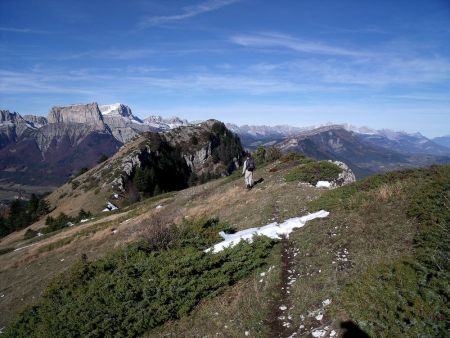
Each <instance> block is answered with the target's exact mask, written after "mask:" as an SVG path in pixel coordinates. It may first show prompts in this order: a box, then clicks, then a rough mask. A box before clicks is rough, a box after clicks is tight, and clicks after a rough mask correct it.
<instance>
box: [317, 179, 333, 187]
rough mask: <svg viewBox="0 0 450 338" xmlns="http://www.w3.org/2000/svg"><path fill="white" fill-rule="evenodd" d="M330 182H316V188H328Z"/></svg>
mask: <svg viewBox="0 0 450 338" xmlns="http://www.w3.org/2000/svg"><path fill="white" fill-rule="evenodd" d="M330 187H331V182H328V181H318V182H317V184H316V188H330Z"/></svg>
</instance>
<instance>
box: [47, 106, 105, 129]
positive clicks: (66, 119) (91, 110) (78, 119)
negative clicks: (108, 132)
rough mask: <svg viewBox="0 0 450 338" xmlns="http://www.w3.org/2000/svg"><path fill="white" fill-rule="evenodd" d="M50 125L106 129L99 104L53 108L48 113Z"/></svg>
mask: <svg viewBox="0 0 450 338" xmlns="http://www.w3.org/2000/svg"><path fill="white" fill-rule="evenodd" d="M48 123H83V124H89V125H93V126H96V128H97V129H104V128H105V125H104V122H103V117H102V113H101V112H100V109H99V108H98V105H97V103H95V102H93V103H89V104H75V105H71V106H66V107H53V108H52V109H50V111H49V113H48Z"/></svg>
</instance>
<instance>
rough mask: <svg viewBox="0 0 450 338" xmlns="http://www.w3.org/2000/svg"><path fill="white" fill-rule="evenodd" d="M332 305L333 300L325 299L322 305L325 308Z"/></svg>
mask: <svg viewBox="0 0 450 338" xmlns="http://www.w3.org/2000/svg"><path fill="white" fill-rule="evenodd" d="M330 304H331V299H325V300H324V301H323V302H322V305H323V306H328V305H330Z"/></svg>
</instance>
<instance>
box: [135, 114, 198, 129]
mask: <svg viewBox="0 0 450 338" xmlns="http://www.w3.org/2000/svg"><path fill="white" fill-rule="evenodd" d="M144 123H145V124H148V125H150V126H152V127H154V128H157V129H160V130H169V129H174V128H178V127H181V126H187V125H189V124H190V123H189V122H188V121H187V120H182V119H180V118H179V117H169V118H163V117H162V116H159V115H151V116H149V117H147V118H145V119H144Z"/></svg>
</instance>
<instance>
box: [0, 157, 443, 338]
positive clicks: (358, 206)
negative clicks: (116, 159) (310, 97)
mask: <svg viewBox="0 0 450 338" xmlns="http://www.w3.org/2000/svg"><path fill="white" fill-rule="evenodd" d="M299 164H300V165H301V163H300V162H298V161H296V160H295V159H291V160H289V161H279V162H276V163H273V164H270V165H268V166H266V167H264V168H261V169H259V170H258V171H257V172H256V179H259V178H264V181H263V182H262V183H259V184H258V185H256V186H255V188H254V189H253V190H251V191H246V190H245V189H244V187H243V182H242V181H241V178H240V177H239V176H238V174H236V175H234V176H232V177H228V178H223V179H220V180H216V181H213V182H210V183H208V184H205V185H201V186H197V187H193V188H190V189H187V190H183V191H180V192H177V193H173V194H170V195H162V196H159V197H158V198H154V199H151V200H147V201H144V202H141V203H140V204H138V205H135V206H133V207H130V208H128V209H127V210H120V211H119V212H116V213H115V214H113V215H108V216H103V217H99V216H97V217H96V219H95V220H93V221H92V222H90V223H87V224H83V225H80V226H77V227H73V228H71V229H68V230H66V231H62V232H59V233H57V234H55V235H53V236H49V237H46V238H44V239H42V240H40V241H38V242H36V243H35V245H33V246H30V247H28V248H25V249H23V250H20V251H16V252H9V253H5V254H3V255H1V256H0V264H1V267H0V269H1V270H0V273H1V276H2V278H1V284H0V290H1V291H2V293H4V295H5V296H4V297H3V298H2V300H1V301H0V306H1V311H2V315H3V314H5V315H4V316H2V319H1V321H2V323H1V324H3V325H9V330H10V331H8V332H9V335H10V336H17V335H20V334H22V335H24V336H26V335H29V334H30V332H32V333H33V334H34V335H36V336H41V337H44V336H45V334H48V332H53V333H54V332H60V333H61V332H68V331H65V330H68V329H71V330H72V331H73V332H80V333H83V334H87V333H88V332H91V334H92V336H102V335H105V334H107V335H115V336H135V335H144V336H148V337H159V336H161V337H163V336H164V337H167V336H169V337H180V336H187V337H198V336H218V337H241V336H246V335H247V336H252V337H276V336H282V337H287V336H289V335H291V334H294V333H296V335H297V336H309V335H311V334H315V333H317V332H319V331H321V332H324V335H325V336H336V335H340V334H342V332H343V331H342V330H341V329H340V326H341V323H342V322H350V321H351V322H352V323H354V324H355V326H356V327H359V329H362V330H363V331H365V332H366V333H367V334H369V335H370V336H374V337H378V336H382V337H392V336H399V335H400V336H401V333H406V334H407V336H430V337H434V336H445V334H446V332H447V331H448V321H447V318H449V310H448V305H447V304H448V292H449V291H448V290H449V285H448V282H449V278H448V277H449V275H448V271H449V270H448V252H449V250H448V248H449V237H448V230H449V229H448V227H449V223H450V167H448V166H436V167H432V168H430V169H421V170H412V171H403V172H398V173H391V174H386V175H380V176H374V177H370V178H367V179H365V180H362V181H359V182H357V183H355V184H352V185H349V186H347V187H342V188H338V189H335V190H332V191H326V190H319V189H316V188H314V187H311V186H308V185H305V184H302V183H300V182H298V181H295V180H292V181H291V180H289V181H286V179H285V178H286V175H288V176H289V173H291V172H292V170H293V169H294V168H295V167H297V166H298V165H299ZM296 170H298V169H296ZM319 209H325V210H328V211H330V216H329V217H328V218H327V219H323V220H315V221H312V222H310V223H307V224H306V226H305V227H303V228H301V229H299V230H296V231H295V232H294V233H293V234H291V236H290V238H289V239H286V240H283V241H281V242H280V243H269V242H264V241H263V242H260V243H259V242H257V243H256V244H255V245H254V246H248V245H243V246H240V247H238V248H236V251H233V250H232V251H230V252H229V253H227V254H225V256H226V257H225V256H220V255H219V256H217V257H216V258H214V259H216V260H217V261H216V262H215V263H212V262H213V261H214V259H213V261H211V259H212V258H211V257H213V256H211V257H210V256H208V255H205V254H203V253H202V249H204V248H205V247H207V246H208V245H210V244H211V243H213V242H214V241H218V240H219V238H218V237H216V232H217V231H218V230H220V227H216V226H212V227H211V226H207V227H206V228H207V229H208V230H205V231H206V232H204V230H201V229H197V230H195V229H194V230H195V231H193V232H192V231H190V232H189V231H187V230H186V229H190V230H192V228H190V227H189V224H197V225H198V224H206V223H201V222H200V223H199V220H200V219H205V220H206V219H209V218H211V217H216V218H218V219H219V220H220V222H219V223H217V224H225V223H226V224H227V225H226V226H227V227H229V228H234V229H236V230H240V229H244V228H248V227H252V226H259V225H264V224H267V223H269V222H272V221H274V220H275V221H282V220H285V219H287V218H290V217H294V216H300V215H303V214H305V213H307V212H309V211H316V210H319ZM166 224H168V225H171V224H173V225H172V226H170V227H169V228H170V229H178V230H177V231H175V232H169V233H167V232H165V231H160V230H161V228H165V225H166ZM163 225H164V226H163ZM201 228H202V229H203V226H201ZM158 229H160V230H158ZM183 229H184V230H183ZM186 231H187V232H186ZM155 234H156V235H155ZM189 234H190V235H189ZM192 234H198V235H195V236H192ZM136 241H138V242H140V243H141V244H139V245H138V244H133V243H136ZM27 243H28V242H24V241H19V240H18V241H16V242H14V243H12V244H13V245H14V246H15V247H20V246H22V245H25V244H27ZM258 243H259V244H258ZM32 244H34V243H32ZM114 248H116V249H114ZM180 253H181V255H180ZM83 254H84V255H83ZM82 255H83V256H82ZM183 257H185V258H183ZM208 257H209V258H208ZM190 259H192V261H190ZM74 264H75V267H73V268H71V269H70V270H67V269H68V268H69V267H71V266H74ZM211 264H212V265H211ZM202 266H203V268H202ZM163 267H164V268H163ZM83 269H85V270H83ZM186 269H187V270H186ZM63 270H67V271H69V272H68V273H66V274H65V275H64V276H63V277H58V279H56V280H54V281H53V282H52V284H51V287H50V289H47V292H46V293H45V295H44V296H43V294H42V290H44V288H45V286H46V285H47V284H48V281H49V280H50V279H52V278H53V277H54V276H55V275H57V274H58V273H59V272H61V271H63ZM236 273H237V274H236ZM192 274H193V275H192ZM115 276H116V277H117V276H122V278H116V277H115ZM168 276H169V277H170V276H172V277H173V278H172V279H171V278H168ZM167 278H168V279H167ZM144 279H145V283H144ZM152 280H153V281H152ZM138 281H141V282H138ZM155 282H157V283H156V284H155V285H154V284H152V283H155ZM89 290H91V291H89ZM92 290H99V291H98V292H97V293H96V292H94V291H92ZM89 292H93V293H92V295H91V294H90V293H89ZM89 295H91V296H89ZM183 295H185V297H184V296H183ZM88 296H89V297H88ZM33 297H34V298H33ZM86 297H87V298H86ZM96 297H97V298H96ZM93 298H95V299H93ZM22 299H23V301H22ZM70 299H71V301H69V300H70ZM88 299H92V302H88ZM102 302H104V304H105V307H104V308H102V307H101V306H99V305H98V304H102ZM33 303H35V304H36V303H37V304H38V307H37V308H35V309H34V310H28V312H25V313H24V315H23V316H22V317H20V318H21V319H20V320H19V321H17V320H16V321H15V324H14V325H13V326H11V323H12V322H11V320H12V318H13V317H14V316H15V314H16V313H17V311H18V309H19V308H20V307H21V304H33ZM152 304H153V305H152ZM155 304H156V305H155ZM69 305H70V306H69ZM91 305H92V307H91ZM56 309H59V311H57V312H56V313H55V315H51V316H47V315H45V314H47V313H50V314H51V313H52V311H55V310H56ZM127 309H129V311H127ZM133 309H134V310H133ZM30 311H34V312H30ZM94 314H96V315H94ZM64 316H69V317H70V320H68V319H67V318H66V319H67V320H64V318H65V317H64ZM77 316H79V318H84V320H83V321H77V319H76V318H77ZM124 318H126V319H124ZM94 324H95V325H94ZM0 326H2V325H0ZM94 326H95V327H96V330H94V329H93V328H94ZM49 330H50V331H49ZM52 330H53V331H52ZM83 330H84V331H83ZM102 330H103V331H102ZM69 331H70V330H69ZM55 336H58V334H56V335H55Z"/></svg>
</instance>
